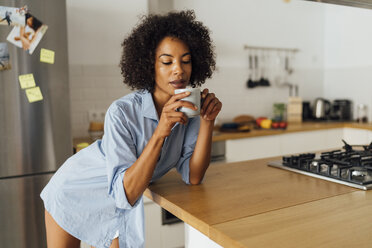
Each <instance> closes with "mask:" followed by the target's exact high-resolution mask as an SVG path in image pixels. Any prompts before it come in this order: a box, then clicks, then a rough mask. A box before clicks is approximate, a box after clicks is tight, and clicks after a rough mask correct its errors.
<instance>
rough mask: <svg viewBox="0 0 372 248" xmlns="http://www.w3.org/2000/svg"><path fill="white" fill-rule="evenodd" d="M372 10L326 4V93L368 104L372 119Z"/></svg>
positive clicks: (326, 94) (331, 96)
mask: <svg viewBox="0 0 372 248" xmlns="http://www.w3.org/2000/svg"><path fill="white" fill-rule="evenodd" d="M371 23H372V10H370V9H360V8H352V7H345V6H335V5H329V4H327V5H326V19H325V42H324V56H325V64H324V65H325V69H324V92H325V97H328V98H330V99H335V98H338V99H340V98H346V99H351V100H353V102H354V113H355V114H354V116H356V112H355V109H356V105H357V104H359V103H363V104H367V105H368V106H369V120H371V119H372V110H371V108H372V29H371Z"/></svg>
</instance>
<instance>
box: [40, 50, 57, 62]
mask: <svg viewBox="0 0 372 248" xmlns="http://www.w3.org/2000/svg"><path fill="white" fill-rule="evenodd" d="M40 61H41V62H44V63H49V64H54V51H52V50H48V49H45V48H41V50H40Z"/></svg>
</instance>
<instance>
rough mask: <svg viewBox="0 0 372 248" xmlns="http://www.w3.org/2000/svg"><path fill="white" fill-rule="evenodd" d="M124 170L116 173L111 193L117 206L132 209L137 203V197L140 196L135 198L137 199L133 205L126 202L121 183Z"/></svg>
mask: <svg viewBox="0 0 372 248" xmlns="http://www.w3.org/2000/svg"><path fill="white" fill-rule="evenodd" d="M125 172H126V170H125V171H123V172H120V173H118V174H117V178H116V180H115V182H114V185H113V189H112V191H113V192H112V193H113V197H114V200H115V204H116V207H117V208H121V209H132V208H135V207H136V206H137V205H138V204H139V202H140V201H139V199H140V198H141V197H139V198H138V199H137V201H136V202H135V203H134V205H133V206H132V205H131V204H130V203H129V202H128V199H127V195H126V194H125V188H124V185H123V178H124V174H125Z"/></svg>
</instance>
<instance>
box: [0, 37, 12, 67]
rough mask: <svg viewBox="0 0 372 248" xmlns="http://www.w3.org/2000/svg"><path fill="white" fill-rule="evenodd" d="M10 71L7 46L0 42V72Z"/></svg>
mask: <svg viewBox="0 0 372 248" xmlns="http://www.w3.org/2000/svg"><path fill="white" fill-rule="evenodd" d="M9 69H11V65H10V61H9V50H8V44H7V43H5V42H0V71H3V70H9Z"/></svg>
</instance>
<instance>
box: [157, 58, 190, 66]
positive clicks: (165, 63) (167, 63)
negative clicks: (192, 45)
mask: <svg viewBox="0 0 372 248" xmlns="http://www.w3.org/2000/svg"><path fill="white" fill-rule="evenodd" d="M161 63H162V64H164V65H170V64H172V61H163V62H161ZM182 63H183V64H190V63H191V59H190V60H185V61H182Z"/></svg>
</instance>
